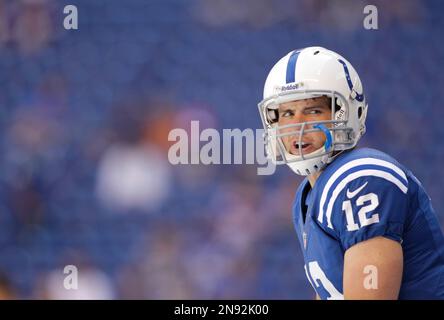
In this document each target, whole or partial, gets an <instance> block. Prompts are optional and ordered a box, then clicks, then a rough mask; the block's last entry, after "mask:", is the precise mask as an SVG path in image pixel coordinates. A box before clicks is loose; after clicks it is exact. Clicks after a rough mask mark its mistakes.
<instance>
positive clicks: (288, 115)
mask: <svg viewBox="0 0 444 320" xmlns="http://www.w3.org/2000/svg"><path fill="white" fill-rule="evenodd" d="M293 115H294V112H293V111H291V110H285V111H283V112H282V113H281V117H284V118H285V117H291V116H293Z"/></svg>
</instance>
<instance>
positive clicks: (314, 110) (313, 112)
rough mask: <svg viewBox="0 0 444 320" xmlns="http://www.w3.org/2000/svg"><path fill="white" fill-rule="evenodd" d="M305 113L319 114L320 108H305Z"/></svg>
mask: <svg viewBox="0 0 444 320" xmlns="http://www.w3.org/2000/svg"><path fill="white" fill-rule="evenodd" d="M306 113H307V114H321V113H322V110H321V109H308V110H306Z"/></svg>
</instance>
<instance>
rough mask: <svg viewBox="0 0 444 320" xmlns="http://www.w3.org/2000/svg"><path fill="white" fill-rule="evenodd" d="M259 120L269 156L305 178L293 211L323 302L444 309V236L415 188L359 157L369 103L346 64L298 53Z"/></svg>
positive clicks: (267, 91) (276, 76) (393, 165)
mask: <svg viewBox="0 0 444 320" xmlns="http://www.w3.org/2000/svg"><path fill="white" fill-rule="evenodd" d="M259 112H260V115H261V119H262V122H263V125H264V129H265V143H266V149H267V154H268V156H269V157H270V158H271V159H272V160H273V162H274V163H276V164H287V165H288V166H289V167H290V168H291V170H293V171H294V172H295V173H296V174H298V175H303V176H306V178H305V179H304V181H303V182H302V183H301V185H300V186H299V188H298V190H297V192H296V197H295V201H294V204H293V221H294V227H295V229H296V233H297V236H298V238H299V241H300V243H301V248H302V251H303V256H304V260H305V273H306V276H307V278H308V280H309V282H310V284H311V285H312V287H313V288H314V290H315V292H316V296H317V298H320V299H327V300H329V299H443V298H444V236H443V233H442V230H441V229H440V226H439V221H438V219H437V217H436V214H435V212H434V210H433V208H432V204H431V200H430V198H429V196H428V195H427V193H426V192H425V190H424V188H423V186H422V185H421V183H420V182H419V181H418V179H417V178H415V176H414V175H413V174H412V173H411V172H410V171H409V170H408V169H407V168H405V167H404V166H403V165H401V164H400V163H399V162H398V161H396V160H395V159H393V158H392V157H390V156H389V155H387V154H385V153H383V152H381V151H378V150H375V149H369V148H360V149H358V148H357V147H356V146H357V143H358V142H359V139H360V138H361V137H362V135H363V134H364V133H365V119H366V115H367V103H366V97H365V95H364V91H363V86H362V83H361V80H360V78H359V76H358V74H357V72H356V71H355V69H354V68H353V66H352V65H351V64H350V62H349V61H347V60H346V59H345V58H344V57H342V56H341V55H339V54H337V53H335V52H333V51H331V50H327V49H325V48H322V47H309V48H304V49H299V50H294V51H292V52H290V53H288V54H287V55H285V56H284V57H283V58H281V59H280V60H279V61H278V62H277V63H276V64H275V65H274V66H273V68H272V69H271V71H270V73H269V74H268V77H267V79H266V82H265V87H264V95H263V100H262V101H261V102H260V103H259Z"/></svg>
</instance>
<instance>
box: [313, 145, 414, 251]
mask: <svg viewBox="0 0 444 320" xmlns="http://www.w3.org/2000/svg"><path fill="white" fill-rule="evenodd" d="M318 182H319V184H318ZM316 184H318V185H317V186H316V189H317V192H316V194H317V203H316V206H317V212H318V214H317V220H318V223H319V224H320V225H321V226H322V227H323V228H324V230H325V231H327V232H329V233H330V234H334V235H335V236H336V237H337V238H338V239H340V240H341V241H342V243H343V247H344V248H345V249H347V248H348V247H350V246H351V245H353V244H355V243H357V242H360V241H364V240H367V239H369V238H371V237H375V236H379V235H385V236H387V237H389V238H392V239H395V240H398V241H401V240H402V239H401V238H400V235H401V233H402V226H403V223H404V220H405V216H406V214H407V213H406V212H407V211H408V188H409V179H408V170H406V169H405V168H404V167H403V166H402V165H401V164H399V163H398V162H397V161H396V160H395V159H394V158H392V157H390V156H389V155H387V154H386V153H384V152H381V151H379V150H375V149H369V148H363V149H354V150H351V151H348V152H345V153H344V154H342V155H340V156H338V157H337V158H336V159H335V160H334V161H333V162H332V163H331V164H330V165H329V166H328V167H327V168H326V170H325V171H324V172H323V173H322V174H321V176H320V177H319V179H318V181H317V182H316Z"/></svg>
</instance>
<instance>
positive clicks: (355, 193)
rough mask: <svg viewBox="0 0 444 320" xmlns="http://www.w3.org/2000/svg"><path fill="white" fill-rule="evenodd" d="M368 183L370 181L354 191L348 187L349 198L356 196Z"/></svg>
mask: <svg viewBox="0 0 444 320" xmlns="http://www.w3.org/2000/svg"><path fill="white" fill-rule="evenodd" d="M367 183H368V181H367V182H366V183H364V184H363V185H362V186H360V187H359V188H358V189H356V190H355V191H353V192H350V190H349V189H347V198H349V199H351V198H353V197H354V196H356V195H357V194H358V193H359V192H360V191H361V190H362V189H364V187H365V186H366V185H367Z"/></svg>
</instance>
